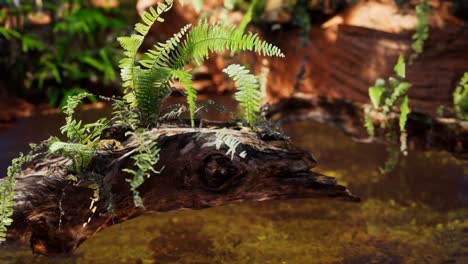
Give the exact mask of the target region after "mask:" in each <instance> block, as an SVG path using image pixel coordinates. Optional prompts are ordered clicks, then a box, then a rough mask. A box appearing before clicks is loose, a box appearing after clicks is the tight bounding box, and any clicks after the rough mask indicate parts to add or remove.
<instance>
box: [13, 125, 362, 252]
mask: <svg viewBox="0 0 468 264" xmlns="http://www.w3.org/2000/svg"><path fill="white" fill-rule="evenodd" d="M206 126H209V128H208V127H206ZM221 127H222V126H220V125H219V124H216V123H205V127H203V128H196V129H193V128H190V127H188V126H180V125H168V124H166V125H163V126H162V127H160V128H158V129H154V130H151V131H150V132H149V133H150V136H151V138H152V139H153V140H157V142H158V146H159V148H160V150H161V151H160V160H159V162H158V164H157V165H156V166H157V168H156V169H158V170H161V172H160V174H155V175H152V177H150V178H149V179H147V180H146V181H145V182H144V184H143V185H142V186H140V188H139V189H138V191H139V192H140V196H141V198H142V199H143V203H144V208H137V207H135V205H134V202H133V194H132V192H131V190H130V187H129V184H128V182H127V181H126V179H128V178H130V177H131V175H130V174H128V173H125V172H123V171H122V169H123V168H135V165H134V163H133V160H132V159H131V158H130V157H131V154H132V151H133V150H134V149H135V148H136V146H137V142H136V141H135V140H134V139H133V138H128V139H125V137H124V136H123V133H124V132H125V131H124V130H121V129H120V130H119V129H113V130H109V131H107V132H106V133H104V134H103V135H104V137H105V138H107V139H109V138H113V139H121V140H123V141H122V146H123V148H121V149H116V150H106V151H99V152H98V154H97V156H96V157H94V158H93V160H92V162H91V164H90V166H89V173H88V175H95V177H94V181H93V179H91V178H90V179H89V180H80V181H78V182H73V181H72V180H70V177H69V173H68V171H67V164H69V163H70V161H69V160H67V159H66V158H63V157H60V156H48V157H46V156H44V155H38V156H36V157H34V159H33V161H32V162H31V163H30V164H28V167H27V168H26V169H25V170H24V171H23V172H22V173H21V174H20V175H19V176H18V177H17V184H16V188H15V192H16V196H15V201H16V205H15V207H14V215H13V220H14V222H13V224H12V226H10V228H9V231H8V238H9V239H20V240H22V241H24V242H26V241H29V243H30V246H31V248H32V250H33V252H35V253H38V254H44V255H56V254H64V253H69V252H71V251H72V250H73V249H75V248H76V247H78V246H79V245H80V244H81V243H83V242H84V241H85V240H86V239H88V238H89V237H90V236H92V235H94V234H95V233H97V232H99V231H100V230H102V229H104V228H106V227H108V226H110V225H113V224H116V223H121V222H123V221H126V220H129V219H131V218H134V217H137V216H140V215H144V214H151V213H162V212H166V211H171V210H182V209H203V208H209V207H214V206H220V205H225V204H231V203H238V202H250V201H265V200H273V199H289V198H337V199H343V200H348V201H358V200H359V199H358V198H356V197H355V196H353V195H351V194H350V193H349V191H348V190H347V189H346V188H345V187H343V186H340V185H338V184H337V182H336V180H335V179H334V178H331V177H327V176H324V175H320V174H317V173H314V172H312V171H311V170H310V169H311V168H313V167H314V166H315V165H316V161H315V160H314V158H313V157H312V156H311V155H310V154H309V153H307V152H304V151H301V150H299V149H298V148H296V147H295V146H293V145H292V144H291V143H290V142H289V141H287V140H271V139H268V138H264V139H263V140H262V139H260V138H259V137H258V136H257V133H254V132H247V131H242V130H240V129H238V128H237V129H236V128H234V127H233V128H230V129H226V128H224V130H223V131H224V133H226V134H227V135H229V136H232V137H235V138H236V139H237V140H239V141H240V145H238V147H237V148H236V153H237V151H239V152H243V151H245V153H246V157H245V158H242V157H241V156H240V155H235V156H234V157H233V159H231V156H230V155H226V150H227V147H226V146H222V147H221V148H219V149H217V148H216V147H215V142H216V132H218V131H220V129H221ZM96 175H101V176H102V178H99V177H98V176H96ZM95 179H101V181H102V183H103V186H108V189H109V194H111V195H108V197H110V199H105V198H101V199H100V200H99V201H97V203H96V204H95V206H96V210H95V211H94V212H93V211H92V210H90V203H91V200H90V199H91V198H93V191H94V190H92V189H91V188H90V187H89V186H90V184H92V183H94V182H95ZM109 203H110V204H111V205H112V206H109ZM109 208H112V210H111V211H110V210H109Z"/></svg>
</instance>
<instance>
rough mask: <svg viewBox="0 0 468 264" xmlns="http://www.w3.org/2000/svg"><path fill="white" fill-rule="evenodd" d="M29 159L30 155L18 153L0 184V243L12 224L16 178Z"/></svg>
mask: <svg viewBox="0 0 468 264" xmlns="http://www.w3.org/2000/svg"><path fill="white" fill-rule="evenodd" d="M31 159H32V154H31V153H29V154H27V155H24V154H23V153H20V156H19V157H18V158H15V159H13V160H12V162H11V166H10V167H8V172H7V176H6V177H5V178H4V179H3V180H2V181H1V182H0V242H3V241H5V238H6V231H7V227H8V226H9V225H11V223H12V222H13V219H12V218H11V217H12V216H13V206H14V205H15V202H14V198H15V183H16V176H18V175H19V174H20V173H21V167H22V165H23V164H24V163H26V162H29V161H31Z"/></svg>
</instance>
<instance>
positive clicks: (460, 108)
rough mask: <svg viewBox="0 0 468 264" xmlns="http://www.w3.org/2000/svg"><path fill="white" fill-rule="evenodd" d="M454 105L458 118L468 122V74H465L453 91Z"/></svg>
mask: <svg viewBox="0 0 468 264" xmlns="http://www.w3.org/2000/svg"><path fill="white" fill-rule="evenodd" d="M453 105H454V110H455V115H456V116H457V118H458V119H461V120H468V72H465V74H464V75H463V77H462V78H461V80H460V83H459V84H458V86H457V87H456V88H455V91H453Z"/></svg>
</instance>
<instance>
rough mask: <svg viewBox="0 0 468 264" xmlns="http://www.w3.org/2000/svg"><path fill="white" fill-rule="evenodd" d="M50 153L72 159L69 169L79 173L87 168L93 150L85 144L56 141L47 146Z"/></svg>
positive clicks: (92, 155)
mask: <svg viewBox="0 0 468 264" xmlns="http://www.w3.org/2000/svg"><path fill="white" fill-rule="evenodd" d="M49 152H50V153H52V154H53V153H60V154H61V155H63V156H64V157H66V158H69V159H71V160H72V165H71V170H72V171H74V172H76V173H78V174H81V173H83V172H84V171H86V169H87V168H88V165H89V163H90V162H91V160H92V158H93V157H94V154H95V152H96V151H95V150H94V149H93V148H91V147H89V146H87V145H84V144H78V143H66V142H60V141H56V142H53V143H52V144H51V145H50V146H49Z"/></svg>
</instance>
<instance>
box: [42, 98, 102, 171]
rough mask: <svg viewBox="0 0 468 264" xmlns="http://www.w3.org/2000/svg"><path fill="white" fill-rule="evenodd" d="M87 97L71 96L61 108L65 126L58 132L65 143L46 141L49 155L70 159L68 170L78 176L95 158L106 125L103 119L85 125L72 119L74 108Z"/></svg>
mask: <svg viewBox="0 0 468 264" xmlns="http://www.w3.org/2000/svg"><path fill="white" fill-rule="evenodd" d="M89 96H90V94H88V93H82V94H79V95H76V96H72V97H70V98H69V99H68V101H67V104H66V105H65V107H64V108H63V112H64V113H65V114H66V115H67V117H66V118H65V125H64V126H62V127H61V128H60V130H61V132H62V134H63V135H65V136H66V137H67V139H68V140H67V142H62V141H60V140H59V139H58V138H51V139H49V140H48V142H49V153H50V154H56V153H59V154H61V155H63V156H64V157H67V158H69V159H71V160H72V165H71V168H70V170H71V171H72V172H74V173H76V174H78V175H82V174H84V173H85V171H86V170H87V168H88V165H89V163H90V162H91V160H92V158H93V157H94V156H95V153H96V149H97V146H98V143H99V138H100V136H101V133H102V131H103V130H104V128H106V127H107V125H108V123H107V122H106V121H105V119H104V118H102V119H99V120H98V121H96V122H94V123H90V124H86V125H83V124H82V122H81V121H78V120H76V119H74V117H73V115H74V113H75V109H76V107H77V106H78V105H79V104H80V103H81V102H82V101H83V99H85V98H87V97H89Z"/></svg>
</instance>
